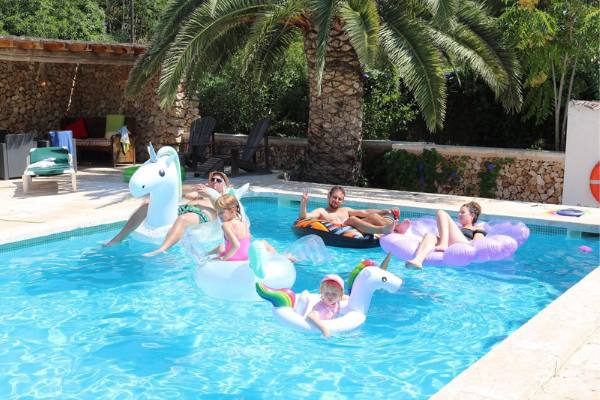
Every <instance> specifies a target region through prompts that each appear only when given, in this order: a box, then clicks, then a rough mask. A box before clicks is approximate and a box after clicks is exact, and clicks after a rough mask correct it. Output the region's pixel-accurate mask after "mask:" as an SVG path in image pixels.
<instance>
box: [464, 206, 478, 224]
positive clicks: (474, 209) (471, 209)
mask: <svg viewBox="0 0 600 400" xmlns="http://www.w3.org/2000/svg"><path fill="white" fill-rule="evenodd" d="M462 207H467V209H468V210H469V212H470V213H471V214H475V217H474V218H473V223H475V222H477V220H478V219H479V214H481V206H480V205H479V203H476V202H474V201H470V202H468V203H465V204H463V205H462Z"/></svg>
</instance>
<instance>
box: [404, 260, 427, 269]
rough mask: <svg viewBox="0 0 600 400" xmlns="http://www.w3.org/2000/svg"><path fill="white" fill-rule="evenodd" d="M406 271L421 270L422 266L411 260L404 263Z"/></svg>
mask: <svg viewBox="0 0 600 400" xmlns="http://www.w3.org/2000/svg"><path fill="white" fill-rule="evenodd" d="M404 265H405V266H406V268H408V269H423V266H422V265H421V264H419V263H416V262H414V261H413V260H408V261H406V264H404Z"/></svg>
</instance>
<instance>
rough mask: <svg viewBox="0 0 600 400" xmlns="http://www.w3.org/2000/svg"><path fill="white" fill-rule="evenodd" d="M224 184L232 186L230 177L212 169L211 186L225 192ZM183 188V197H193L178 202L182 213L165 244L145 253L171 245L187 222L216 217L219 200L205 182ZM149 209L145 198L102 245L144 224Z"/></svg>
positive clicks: (197, 223) (192, 223)
mask: <svg viewBox="0 0 600 400" xmlns="http://www.w3.org/2000/svg"><path fill="white" fill-rule="evenodd" d="M225 186H227V187H228V186H229V179H227V176H226V175H225V174H224V173H222V172H218V171H213V172H211V173H210V175H209V185H208V187H210V188H213V189H214V190H216V191H217V192H218V193H220V194H223V190H224V188H225ZM182 189H183V190H184V192H187V193H186V194H185V195H184V197H185V198H188V199H193V200H191V201H190V202H189V203H187V204H186V205H180V206H179V210H178V214H179V216H178V217H177V219H176V220H175V223H174V224H173V226H172V227H171V229H169V232H168V233H167V236H166V237H165V241H164V242H163V244H162V246H160V247H159V248H158V250H155V251H153V252H150V253H145V254H143V255H144V256H146V257H153V256H155V255H157V254H158V253H162V252H164V251H165V250H167V249H169V248H170V247H171V246H173V245H174V244H175V243H177V242H178V241H179V240H180V239H181V237H182V236H183V234H184V233H185V228H187V227H188V226H193V225H200V224H201V223H207V222H210V221H214V220H215V219H216V218H217V212H216V211H215V208H214V206H213V202H214V201H216V199H213V198H212V197H211V196H210V195H209V194H208V192H207V191H206V187H205V186H204V185H203V184H200V185H198V186H196V187H194V186H189V185H186V186H183V188H182ZM147 213H148V202H147V201H145V202H144V203H143V204H142V205H141V206H140V207H139V208H138V209H137V210H136V211H135V212H134V213H133V215H132V216H131V217H130V218H129V220H128V221H127V223H126V224H125V226H124V227H123V229H121V232H119V233H118V234H117V236H115V237H114V238H112V239H111V240H110V241H109V242H108V243H106V244H104V245H102V247H111V246H116V245H117V244H119V243H121V242H122V241H123V240H124V239H125V238H126V237H127V236H129V234H130V233H131V232H133V231H135V230H136V229H137V228H138V227H139V226H140V225H141V224H142V222H144V219H146V214H147Z"/></svg>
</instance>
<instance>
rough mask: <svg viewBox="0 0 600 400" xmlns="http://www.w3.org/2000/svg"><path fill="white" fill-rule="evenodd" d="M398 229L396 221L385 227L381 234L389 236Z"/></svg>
mask: <svg viewBox="0 0 600 400" xmlns="http://www.w3.org/2000/svg"><path fill="white" fill-rule="evenodd" d="M395 228H396V221H394V222H392V223H391V224H389V225H387V226H384V227H382V228H381V233H382V234H384V235H389V234H390V233H392V232H394V229H395Z"/></svg>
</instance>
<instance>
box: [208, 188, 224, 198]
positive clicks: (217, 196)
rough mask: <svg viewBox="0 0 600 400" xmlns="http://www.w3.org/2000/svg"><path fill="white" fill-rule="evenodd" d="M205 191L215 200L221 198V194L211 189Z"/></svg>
mask: <svg viewBox="0 0 600 400" xmlns="http://www.w3.org/2000/svg"><path fill="white" fill-rule="evenodd" d="M206 191H207V192H208V194H209V195H211V196H212V197H214V198H215V199H218V198H219V197H221V194H220V193H219V192H217V191H216V190H215V189H213V188H209V187H206Z"/></svg>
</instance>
